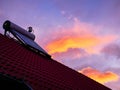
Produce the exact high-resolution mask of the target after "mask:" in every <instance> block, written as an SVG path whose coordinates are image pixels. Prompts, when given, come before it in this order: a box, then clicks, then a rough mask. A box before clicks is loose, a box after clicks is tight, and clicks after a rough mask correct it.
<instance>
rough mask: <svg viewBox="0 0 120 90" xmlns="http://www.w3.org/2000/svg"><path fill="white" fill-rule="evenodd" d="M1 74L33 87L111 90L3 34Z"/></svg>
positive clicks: (43, 88) (0, 37)
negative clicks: (20, 80) (21, 80)
mask: <svg viewBox="0 0 120 90" xmlns="http://www.w3.org/2000/svg"><path fill="white" fill-rule="evenodd" d="M0 73H3V74H6V75H10V76H13V77H15V78H17V79H23V80H24V81H25V82H26V83H28V84H29V85H30V86H31V87H32V88H33V90H88V89H89V90H110V89H109V88H107V87H105V86H103V85H101V84H99V83H97V82H95V81H93V80H92V79H90V78H88V77H86V76H84V75H82V74H80V73H78V72H76V71H74V70H72V69H70V68H68V67H66V66H64V65H62V64H60V63H58V62H57V61H55V60H52V59H50V58H47V57H45V56H43V55H40V54H37V53H35V52H33V51H31V50H29V49H27V48H26V47H24V46H22V45H21V44H19V43H18V42H16V41H15V40H13V39H11V38H8V37H6V36H3V35H2V34H0Z"/></svg>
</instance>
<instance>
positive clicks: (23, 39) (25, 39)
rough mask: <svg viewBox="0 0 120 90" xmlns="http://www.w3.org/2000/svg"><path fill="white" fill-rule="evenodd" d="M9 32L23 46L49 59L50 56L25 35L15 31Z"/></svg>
mask: <svg viewBox="0 0 120 90" xmlns="http://www.w3.org/2000/svg"><path fill="white" fill-rule="evenodd" d="M11 32H12V33H13V34H14V35H15V36H16V37H17V38H18V39H19V40H20V41H21V42H22V43H24V44H25V45H27V46H30V47H32V48H34V49H36V50H38V51H39V52H41V53H43V54H45V55H46V56H49V57H50V55H49V54H48V53H47V52H46V51H45V50H44V49H42V48H41V47H40V46H39V45H38V44H37V43H36V42H34V41H33V40H31V39H30V38H28V37H26V36H25V35H23V34H21V33H19V32H17V31H15V30H11Z"/></svg>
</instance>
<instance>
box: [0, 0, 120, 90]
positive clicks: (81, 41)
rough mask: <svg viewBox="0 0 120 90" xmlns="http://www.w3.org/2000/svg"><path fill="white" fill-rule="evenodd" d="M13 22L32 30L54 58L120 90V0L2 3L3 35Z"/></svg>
mask: <svg viewBox="0 0 120 90" xmlns="http://www.w3.org/2000/svg"><path fill="white" fill-rule="evenodd" d="M6 20H10V21H12V22H14V23H16V24H17V25H19V26H21V27H22V28H24V29H26V30H27V27H29V26H32V27H33V29H34V34H35V36H36V42H37V43H38V44H39V45H40V46H41V47H43V48H44V49H45V50H46V51H47V52H48V53H49V54H50V55H52V58H53V59H54V60H56V61H58V62H60V63H62V64H64V65H66V66H68V67H70V68H72V69H74V70H76V71H78V72H79V73H82V74H84V75H86V76H88V77H90V78H92V79H94V80H96V81H97V82H99V83H101V84H103V85H105V86H107V87H109V88H111V89H113V90H120V86H119V85H120V53H119V52H120V35H119V34H120V30H119V29H120V0H0V33H2V34H3V32H4V30H3V28H2V24H3V23H4V21H6Z"/></svg>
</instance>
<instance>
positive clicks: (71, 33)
mask: <svg viewBox="0 0 120 90" xmlns="http://www.w3.org/2000/svg"><path fill="white" fill-rule="evenodd" d="M100 30H101V27H100V26H94V25H92V24H89V23H84V22H81V21H79V20H78V19H77V18H73V26H71V27H69V28H67V27H63V28H60V30H58V31H56V32H54V33H52V35H50V36H52V37H51V38H52V40H49V42H48V43H47V45H46V46H45V48H46V50H47V51H48V53H49V54H54V53H59V52H60V53H61V52H66V51H67V50H68V49H69V48H83V49H85V50H86V51H87V52H88V53H96V52H98V51H97V50H96V49H98V46H100V45H101V46H102V45H105V44H108V43H110V42H112V41H113V40H115V39H116V36H115V35H106V36H103V35H101V36H100V35H99V36H98V34H97V35H96V33H98V32H99V31H100ZM51 38H50V39H51Z"/></svg>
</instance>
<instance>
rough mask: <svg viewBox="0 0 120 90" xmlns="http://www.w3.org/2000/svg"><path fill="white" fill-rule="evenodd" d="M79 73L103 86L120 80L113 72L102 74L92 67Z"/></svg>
mask: <svg viewBox="0 0 120 90" xmlns="http://www.w3.org/2000/svg"><path fill="white" fill-rule="evenodd" d="M78 72H80V73H82V74H84V75H86V76H88V77H90V78H91V79H93V80H95V81H97V82H99V83H102V84H105V83H108V82H113V81H117V80H118V79H119V76H118V75H117V74H115V73H113V72H111V71H106V72H100V71H98V70H96V69H93V68H91V67H87V68H84V69H82V70H79V71H78Z"/></svg>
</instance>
